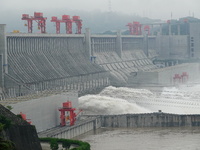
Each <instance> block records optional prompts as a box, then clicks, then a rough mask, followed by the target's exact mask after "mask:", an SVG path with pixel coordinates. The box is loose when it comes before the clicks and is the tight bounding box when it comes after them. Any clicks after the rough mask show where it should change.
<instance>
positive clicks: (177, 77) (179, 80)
mask: <svg viewBox="0 0 200 150" xmlns="http://www.w3.org/2000/svg"><path fill="white" fill-rule="evenodd" d="M188 78H189V75H188V73H187V72H183V73H182V74H181V75H179V74H175V75H174V77H173V80H174V83H186V82H187V81H188Z"/></svg>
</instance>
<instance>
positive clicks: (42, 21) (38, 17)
mask: <svg viewBox="0 0 200 150" xmlns="http://www.w3.org/2000/svg"><path fill="white" fill-rule="evenodd" d="M22 20H27V24H25V26H28V33H32V32H33V20H34V21H36V22H37V24H38V29H40V30H41V33H46V20H47V18H46V17H43V13H41V12H34V16H29V15H28V14H22Z"/></svg>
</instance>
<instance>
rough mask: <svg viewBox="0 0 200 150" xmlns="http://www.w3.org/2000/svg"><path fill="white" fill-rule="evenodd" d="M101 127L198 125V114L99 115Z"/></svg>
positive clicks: (199, 121) (199, 120) (199, 123)
mask: <svg viewBox="0 0 200 150" xmlns="http://www.w3.org/2000/svg"><path fill="white" fill-rule="evenodd" d="M101 118H102V120H101V122H102V127H113V128H120V127H182V126H189V127H191V126H200V115H175V114H166V113H162V112H158V113H149V114H127V115H110V116H101Z"/></svg>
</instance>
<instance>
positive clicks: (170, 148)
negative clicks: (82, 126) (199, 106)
mask: <svg viewBox="0 0 200 150" xmlns="http://www.w3.org/2000/svg"><path fill="white" fill-rule="evenodd" d="M77 139H79V140H82V141H86V142H89V143H90V145H91V150H200V127H181V128H179V127H171V128H114V129H113V128H101V129H98V130H97V131H96V132H93V131H92V132H88V133H87V134H84V135H82V136H79V137H78V138H77Z"/></svg>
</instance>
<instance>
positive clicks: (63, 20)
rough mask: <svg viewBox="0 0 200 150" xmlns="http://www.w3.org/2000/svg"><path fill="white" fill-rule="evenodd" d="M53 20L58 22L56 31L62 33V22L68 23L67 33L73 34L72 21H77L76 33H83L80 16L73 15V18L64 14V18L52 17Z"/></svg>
mask: <svg viewBox="0 0 200 150" xmlns="http://www.w3.org/2000/svg"><path fill="white" fill-rule="evenodd" d="M51 22H55V23H56V33H57V34H59V33H60V23H65V24H66V33H67V34H72V23H73V22H75V24H76V34H81V29H82V20H81V19H80V17H79V16H73V19H71V18H70V16H69V15H63V16H62V19H60V20H59V19H58V18H57V17H55V16H54V17H52V18H51Z"/></svg>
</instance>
